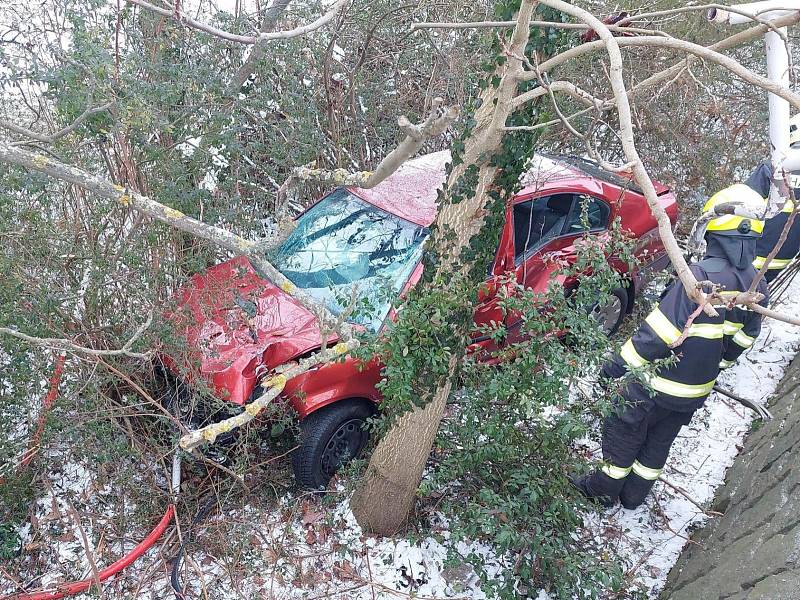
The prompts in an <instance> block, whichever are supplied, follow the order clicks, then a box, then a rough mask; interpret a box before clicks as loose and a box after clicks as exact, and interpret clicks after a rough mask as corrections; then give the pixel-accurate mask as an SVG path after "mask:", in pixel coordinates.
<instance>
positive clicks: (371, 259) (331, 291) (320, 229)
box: [270, 189, 429, 332]
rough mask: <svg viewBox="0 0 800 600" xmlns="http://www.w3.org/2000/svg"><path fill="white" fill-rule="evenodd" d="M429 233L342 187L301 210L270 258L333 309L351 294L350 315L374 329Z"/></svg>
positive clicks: (338, 310)
mask: <svg viewBox="0 0 800 600" xmlns="http://www.w3.org/2000/svg"><path fill="white" fill-rule="evenodd" d="M428 233H429V231H428V229H427V228H425V227H422V226H420V225H415V224H414V223H411V222H409V221H406V220H404V219H401V218H400V217H397V216H395V215H392V214H390V213H388V212H385V211H383V210H381V209H379V208H376V207H375V206H372V205H371V204H368V203H367V202H365V201H363V200H361V199H360V198H357V197H356V196H354V195H353V194H351V193H350V192H348V191H347V190H344V189H340V190H337V191H335V192H333V193H332V194H330V195H329V196H328V197H327V198H325V199H323V200H322V201H320V202H319V203H318V204H316V205H315V206H313V207H312V208H310V209H309V210H308V211H307V212H306V213H305V214H303V215H302V216H301V217H300V218H299V219H298V220H297V227H296V228H295V229H294V231H293V232H292V233H291V235H290V236H289V237H288V238H287V239H286V241H284V242H283V244H281V246H280V247H279V248H277V249H276V250H275V251H273V252H272V255H271V257H270V258H271V260H272V262H273V264H274V265H275V267H276V268H277V269H278V270H280V271H281V272H282V273H283V274H284V275H286V277H288V278H289V279H290V280H291V281H292V283H294V284H295V285H296V286H297V287H299V288H301V289H303V290H304V291H305V292H306V293H308V294H309V295H310V296H311V297H313V298H314V299H316V300H319V301H321V302H323V303H324V304H325V305H326V306H327V307H328V309H329V310H331V311H332V312H333V313H334V314H340V313H341V311H342V310H343V308H344V307H346V306H347V305H348V304H350V303H351V301H352V299H353V294H354V293H355V295H356V307H357V310H356V311H355V312H354V314H353V317H352V319H351V320H353V321H356V322H358V323H361V324H362V325H364V326H365V327H367V328H368V329H369V330H371V331H373V332H375V331H377V330H378V329H379V328H380V326H381V323H383V321H384V319H385V318H386V314H387V313H388V311H389V307H390V305H391V301H392V299H393V298H394V297H396V295H397V294H398V293H399V291H400V290H401V289H402V287H403V285H404V284H405V282H406V281H407V280H408V278H409V276H410V275H411V272H412V271H413V269H414V267H415V265H416V264H417V262H418V261H419V259H420V256H421V254H422V242H423V241H424V240H425V238H426V237H427V236H428ZM354 287H355V292H354V291H353V289H354Z"/></svg>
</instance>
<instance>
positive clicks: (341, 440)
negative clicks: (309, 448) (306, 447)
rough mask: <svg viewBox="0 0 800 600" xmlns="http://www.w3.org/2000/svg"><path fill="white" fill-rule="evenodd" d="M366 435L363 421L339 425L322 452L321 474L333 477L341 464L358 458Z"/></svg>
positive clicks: (356, 420) (353, 420)
mask: <svg viewBox="0 0 800 600" xmlns="http://www.w3.org/2000/svg"><path fill="white" fill-rule="evenodd" d="M368 435H369V434H368V433H367V432H366V431H365V430H364V420H363V419H350V420H349V421H345V422H344V423H342V424H341V425H339V427H338V428H337V429H336V431H334V432H333V435H332V436H331V439H329V440H328V443H327V444H326V445H325V450H323V451H322V472H323V473H325V475H327V476H330V475H333V474H334V473H335V472H336V470H337V469H338V468H339V467H340V466H341V465H342V464H343V463H345V462H347V461H349V460H351V459H353V458H355V457H356V456H358V453H359V452H360V451H361V448H362V447H363V446H364V443H365V442H366V441H367V436H368Z"/></svg>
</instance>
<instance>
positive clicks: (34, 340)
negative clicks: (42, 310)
mask: <svg viewBox="0 0 800 600" xmlns="http://www.w3.org/2000/svg"><path fill="white" fill-rule="evenodd" d="M152 322H153V313H152V312H151V313H150V315H149V316H148V317H147V320H146V321H145V322H144V323H142V325H140V326H139V328H138V329H137V330H136V332H135V333H134V334H133V335H132V336H131V338H130V339H129V340H128V341H127V342H125V345H123V346H122V348H120V349H118V350H98V349H96V348H87V347H85V346H81V345H79V344H75V343H73V342H71V341H69V340H65V339H62V338H41V337H34V336H32V335H28V334H27V333H23V332H21V331H17V330H16V329H11V328H9V327H0V334H5V335H9V336H11V337H14V338H17V339H19V340H22V341H24V342H28V343H29V344H33V345H34V346H42V347H45V348H53V349H56V350H64V351H67V352H74V353H76V354H85V355H87V356H98V357H100V356H127V357H128V358H135V359H138V360H150V358H152V353H151V352H133V351H131V347H132V346H133V345H134V344H135V343H136V342H137V340H139V338H141V337H142V335H143V334H144V332H145V331H147V329H149V328H150V325H151V324H152Z"/></svg>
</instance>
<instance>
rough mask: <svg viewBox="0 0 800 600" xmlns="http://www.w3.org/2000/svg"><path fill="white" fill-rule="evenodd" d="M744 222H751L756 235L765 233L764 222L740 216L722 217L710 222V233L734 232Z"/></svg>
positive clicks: (708, 228)
mask: <svg viewBox="0 0 800 600" xmlns="http://www.w3.org/2000/svg"><path fill="white" fill-rule="evenodd" d="M743 221H750V229H751V230H752V231H753V232H755V233H762V232H763V231H764V221H762V220H760V219H750V218H748V217H740V216H739V215H722V216H720V217H715V218H714V219H711V221H709V222H708V227H706V229H707V230H708V231H733V230H735V229H738V228H739V225H741V224H742V222H743Z"/></svg>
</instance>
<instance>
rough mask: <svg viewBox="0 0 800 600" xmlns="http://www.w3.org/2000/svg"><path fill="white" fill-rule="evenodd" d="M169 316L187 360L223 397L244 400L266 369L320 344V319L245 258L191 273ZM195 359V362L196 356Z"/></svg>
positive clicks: (233, 400) (235, 400)
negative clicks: (183, 343) (181, 339)
mask: <svg viewBox="0 0 800 600" xmlns="http://www.w3.org/2000/svg"><path fill="white" fill-rule="evenodd" d="M178 298H179V299H178V310H177V311H176V312H175V313H174V314H173V315H171V317H170V318H171V320H172V321H173V322H174V323H175V324H176V325H177V326H178V327H177V330H178V331H179V332H181V333H182V335H184V336H185V339H186V342H187V353H188V356H187V357H186V358H188V359H189V360H186V361H182V360H177V357H172V360H173V361H175V362H176V363H186V364H189V363H190V361H191V362H195V363H196V362H197V359H199V363H200V373H199V375H200V376H201V378H202V379H204V380H205V381H207V382H208V383H209V384H211V385H212V386H213V388H214V390H215V392H216V393H217V395H218V396H219V397H220V398H222V399H226V400H229V401H231V402H234V403H236V404H244V403H245V402H246V401H247V399H248V398H249V396H250V394H251V393H252V391H253V388H254V387H255V385H256V383H257V382H258V379H259V378H260V377H261V376H262V375H263V374H264V373H265V372H267V371H269V370H271V369H274V368H275V367H277V366H279V365H281V364H283V363H285V362H287V361H289V360H291V359H293V358H295V357H297V356H299V355H301V354H304V353H306V352H308V351H310V350H313V349H315V348H317V347H319V345H320V331H319V325H318V322H317V318H316V317H315V316H314V315H313V314H312V313H311V312H309V311H308V310H307V309H306V308H305V307H303V306H302V305H301V304H300V303H299V302H297V301H296V300H295V299H294V298H292V297H291V296H289V295H288V294H286V293H285V292H283V291H282V290H281V289H280V288H278V287H276V286H275V285H274V284H272V283H271V282H269V281H267V280H265V279H262V278H261V277H259V276H258V274H256V272H255V270H254V269H253V267H252V266H251V265H250V262H249V261H248V260H247V259H246V258H244V257H238V258H235V259H233V260H230V261H227V262H224V263H222V264H219V265H216V266H214V267H212V268H210V269H208V270H207V271H205V272H204V273H200V274H197V275H195V276H193V277H192V278H191V279H190V281H189V282H188V283H187V285H186V286H184V287H183V289H182V290H181V292H180V293H179V297H178ZM192 359H194V360H192Z"/></svg>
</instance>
